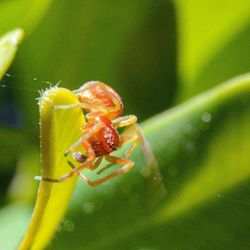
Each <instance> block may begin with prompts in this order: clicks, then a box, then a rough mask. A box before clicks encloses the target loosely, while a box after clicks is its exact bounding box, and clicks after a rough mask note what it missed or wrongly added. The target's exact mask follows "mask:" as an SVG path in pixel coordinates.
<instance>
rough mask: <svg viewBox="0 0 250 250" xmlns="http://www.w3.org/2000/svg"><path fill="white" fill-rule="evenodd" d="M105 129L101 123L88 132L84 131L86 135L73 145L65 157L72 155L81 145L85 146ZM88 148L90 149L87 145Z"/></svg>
mask: <svg viewBox="0 0 250 250" xmlns="http://www.w3.org/2000/svg"><path fill="white" fill-rule="evenodd" d="M102 127H103V123H101V122H99V123H97V124H94V125H93V126H91V127H90V128H89V129H88V130H86V131H85V130H84V128H83V130H84V131H85V132H86V133H84V135H83V136H82V137H81V138H80V139H79V140H78V141H77V142H75V143H74V144H73V145H71V146H70V147H69V148H68V149H67V150H66V152H65V153H64V156H67V155H69V154H70V153H72V152H73V151H74V150H75V149H76V148H78V147H79V146H80V145H83V144H84V143H86V141H87V140H88V139H89V138H90V137H91V136H93V135H94V134H95V133H97V132H98V131H99V130H100V129H101V128H102ZM86 147H89V146H87V145H86Z"/></svg>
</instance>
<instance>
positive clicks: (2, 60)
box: [0, 29, 23, 80]
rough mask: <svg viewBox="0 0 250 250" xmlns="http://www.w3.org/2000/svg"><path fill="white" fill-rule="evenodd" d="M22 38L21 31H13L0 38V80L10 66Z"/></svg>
mask: <svg viewBox="0 0 250 250" xmlns="http://www.w3.org/2000/svg"><path fill="white" fill-rule="evenodd" d="M22 37H23V31H22V30H21V29H15V30H13V31H11V32H9V33H7V34H6V35H4V36H3V37H1V38H0V80H1V78H2V77H3V75H4V73H5V72H6V71H7V69H8V68H9V66H10V65H11V63H12V61H13V59H14V57H15V54H16V50H17V46H18V44H19V43H20V42H21V40H22Z"/></svg>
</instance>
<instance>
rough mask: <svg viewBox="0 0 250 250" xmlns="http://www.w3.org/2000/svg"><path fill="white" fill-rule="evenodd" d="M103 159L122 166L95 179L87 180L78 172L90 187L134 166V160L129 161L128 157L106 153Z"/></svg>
mask: <svg viewBox="0 0 250 250" xmlns="http://www.w3.org/2000/svg"><path fill="white" fill-rule="evenodd" d="M105 159H106V160H107V161H109V162H111V163H112V164H119V165H122V167H121V168H120V169H118V170H116V171H114V172H112V173H110V174H108V175H107V176H105V177H103V178H100V179H98V180H95V181H91V180H89V179H88V178H87V177H86V176H85V175H83V174H82V173H79V174H78V175H79V176H80V178H81V180H82V181H84V182H85V183H87V184H89V185H90V186H92V187H95V186H98V185H100V184H102V183H104V182H107V181H108V180H110V179H112V178H113V177H115V176H117V175H120V174H123V173H126V172H128V171H129V170H130V169H131V168H132V167H133V166H134V162H133V161H130V160H129V159H126V158H119V157H115V156H111V155H106V156H105Z"/></svg>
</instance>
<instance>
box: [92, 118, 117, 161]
mask: <svg viewBox="0 0 250 250" xmlns="http://www.w3.org/2000/svg"><path fill="white" fill-rule="evenodd" d="M100 119H101V120H102V122H103V123H104V126H103V128H101V129H100V130H99V131H98V132H97V133H96V134H95V135H93V136H92V137H91V138H90V140H89V141H90V143H91V146H92V148H93V149H94V151H95V154H96V156H103V155H107V154H109V153H111V152H113V151H115V150H117V149H118V147H119V145H120V137H119V133H118V131H117V129H116V128H115V127H114V125H113V124H112V122H111V121H110V120H109V119H107V118H105V117H101V118H100Z"/></svg>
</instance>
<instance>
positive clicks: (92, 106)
mask: <svg viewBox="0 0 250 250" xmlns="http://www.w3.org/2000/svg"><path fill="white" fill-rule="evenodd" d="M95 84H96V85H98V86H99V88H101V89H102V91H103V92H105V94H106V95H107V96H108V97H109V98H110V99H111V100H112V102H113V104H114V106H111V107H110V106H104V105H103V103H102V102H101V101H99V100H98V99H96V100H95V103H89V102H88V101H87V100H86V101H84V100H81V101H80V102H79V103H74V104H66V105H55V106H54V109H74V108H77V107H80V108H82V109H85V110H95V111H98V113H102V114H103V113H109V112H117V111H119V110H120V109H121V105H120V103H119V101H118V100H117V99H116V98H115V97H114V96H113V95H111V94H110V92H109V91H108V90H107V89H106V88H105V87H104V86H103V84H102V83H100V82H96V83H95ZM82 91H83V90H82V89H77V90H74V91H73V92H74V93H75V94H76V95H80V94H81V92H82ZM98 101H99V103H98Z"/></svg>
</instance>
